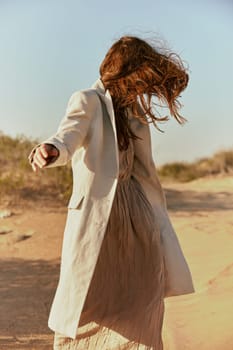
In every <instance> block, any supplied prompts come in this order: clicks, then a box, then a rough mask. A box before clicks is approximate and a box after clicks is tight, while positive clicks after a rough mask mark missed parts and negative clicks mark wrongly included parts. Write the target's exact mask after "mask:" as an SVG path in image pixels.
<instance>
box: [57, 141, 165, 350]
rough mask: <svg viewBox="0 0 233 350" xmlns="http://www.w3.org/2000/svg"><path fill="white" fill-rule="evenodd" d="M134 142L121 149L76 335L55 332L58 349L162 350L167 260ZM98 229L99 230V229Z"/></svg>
mask: <svg viewBox="0 0 233 350" xmlns="http://www.w3.org/2000/svg"><path fill="white" fill-rule="evenodd" d="M133 161H134V149H133V142H132V141H131V142H130V146H129V148H128V150H127V151H122V152H119V165H120V171H119V181H118V185H117V189H116V195H115V198H114V202H113V206H112V211H111V215H110V219H109V222H108V226H107V230H106V233H105V237H104V240H103V243H102V247H101V251H100V255H99V258H98V261H97V265H96V268H95V272H94V275H93V278H92V280H91V284H90V287H89V291H88V295H87V298H86V301H85V305H84V308H83V311H82V314H81V319H80V323H79V328H78V335H77V338H76V339H75V340H73V339H71V338H67V337H65V336H62V335H61V334H58V333H55V336H54V349H56V350H68V349H69V350H123V349H124V350H129V349H133V350H136V349H139V350H146V349H147V350H152V349H153V350H162V349H163V344H162V339H161V330H162V323H163V315H164V264H163V254H162V248H161V241H160V232H159V229H158V226H157V224H156V221H155V218H154V215H153V211H152V208H151V206H150V204H149V202H148V200H147V198H146V196H145V194H144V191H143V189H142V187H141V185H140V184H139V183H138V182H137V180H136V179H135V178H134V177H133V176H132V175H131V173H132V167H133ZM93 234H94V232H93Z"/></svg>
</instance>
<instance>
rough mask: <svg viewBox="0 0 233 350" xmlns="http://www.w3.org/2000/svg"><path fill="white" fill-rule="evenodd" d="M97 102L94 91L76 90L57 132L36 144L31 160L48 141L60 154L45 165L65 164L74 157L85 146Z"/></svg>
mask: <svg viewBox="0 0 233 350" xmlns="http://www.w3.org/2000/svg"><path fill="white" fill-rule="evenodd" d="M97 102H98V98H97V97H96V96H95V95H94V94H93V92H92V91H90V92H88V91H76V92H74V93H73V94H72V95H71V97H70V99H69V101H68V104H67V108H66V112H65V115H64V117H63V119H62V120H61V122H60V124H59V126H58V129H57V132H56V133H55V134H54V135H52V136H51V137H49V138H48V139H46V140H44V141H43V142H41V143H39V144H38V145H36V146H35V147H34V148H33V150H32V151H31V153H30V155H29V160H30V159H31V160H32V158H33V154H34V153H35V150H36V148H37V147H39V146H40V145H41V144H43V143H47V144H52V145H54V146H55V147H56V148H57V149H58V151H59V156H58V157H57V158H56V159H55V160H54V161H53V160H52V162H50V163H48V164H47V165H46V166H45V167H46V168H50V167H56V166H62V165H65V164H66V163H67V162H68V161H69V160H70V159H71V158H72V156H73V154H74V152H75V151H76V150H77V149H78V148H80V147H82V146H83V144H84V141H85V138H86V136H87V134H88V130H89V127H90V124H91V119H92V116H93V114H94V112H95V108H96V105H97Z"/></svg>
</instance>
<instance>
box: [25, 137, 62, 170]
mask: <svg viewBox="0 0 233 350" xmlns="http://www.w3.org/2000/svg"><path fill="white" fill-rule="evenodd" d="M58 156H59V151H58V149H57V148H56V147H55V146H53V145H52V144H48V143H42V144H41V145H40V146H39V147H37V148H36V149H35V150H34V151H32V152H31V154H30V155H29V157H28V158H29V161H30V163H31V166H32V169H33V171H35V172H36V171H37V170H38V169H39V168H44V167H45V166H46V165H48V164H49V163H51V162H52V161H54V160H55V159H56V158H57V157H58Z"/></svg>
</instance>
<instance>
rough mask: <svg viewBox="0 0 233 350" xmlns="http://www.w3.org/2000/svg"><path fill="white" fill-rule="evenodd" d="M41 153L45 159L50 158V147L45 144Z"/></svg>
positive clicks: (41, 148) (41, 147)
mask: <svg viewBox="0 0 233 350" xmlns="http://www.w3.org/2000/svg"><path fill="white" fill-rule="evenodd" d="M40 151H41V154H42V155H43V157H44V158H48V156H49V153H50V152H49V150H48V146H46V145H45V144H43V145H41V146H40Z"/></svg>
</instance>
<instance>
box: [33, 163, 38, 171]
mask: <svg viewBox="0 0 233 350" xmlns="http://www.w3.org/2000/svg"><path fill="white" fill-rule="evenodd" d="M32 170H33V171H34V172H37V170H38V166H37V165H36V164H35V163H32Z"/></svg>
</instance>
